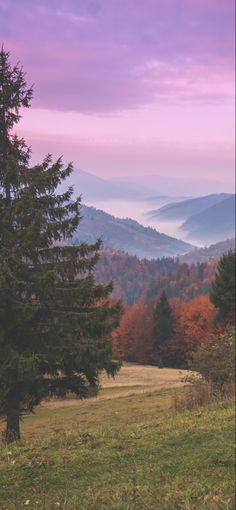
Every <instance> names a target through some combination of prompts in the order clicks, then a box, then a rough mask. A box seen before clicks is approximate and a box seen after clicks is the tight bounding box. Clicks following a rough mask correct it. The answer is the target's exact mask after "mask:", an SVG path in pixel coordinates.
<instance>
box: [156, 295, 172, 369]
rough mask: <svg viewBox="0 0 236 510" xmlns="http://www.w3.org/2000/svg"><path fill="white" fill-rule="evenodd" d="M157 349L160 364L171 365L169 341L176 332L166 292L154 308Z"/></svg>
mask: <svg viewBox="0 0 236 510" xmlns="http://www.w3.org/2000/svg"><path fill="white" fill-rule="evenodd" d="M154 328H155V350H156V354H157V355H158V357H159V360H160V364H162V365H164V366H166V365H171V354H170V352H169V342H170V340H171V337H172V335H173V332H174V319H173V316H172V311H171V307H170V305H169V302H168V299H167V297H166V294H165V292H164V291H163V292H162V294H161V297H160V300H159V301H158V302H157V305H156V307H155V309H154Z"/></svg>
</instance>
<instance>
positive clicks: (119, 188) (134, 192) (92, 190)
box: [67, 169, 150, 202]
mask: <svg viewBox="0 0 236 510" xmlns="http://www.w3.org/2000/svg"><path fill="white" fill-rule="evenodd" d="M68 182H69V184H70V185H73V186H74V191H75V194H76V195H82V198H83V202H93V201H96V200H143V199H145V198H146V197H147V196H148V195H149V193H150V190H149V189H148V188H146V187H144V186H142V185H138V184H135V183H130V184H128V183H123V184H122V183H118V182H115V181H111V180H109V179H102V178H101V177H97V176H96V175H93V174H91V173H89V172H85V171H84V170H80V169H79V170H78V169H74V172H73V173H72V175H71V176H70V178H69V180H67V184H68Z"/></svg>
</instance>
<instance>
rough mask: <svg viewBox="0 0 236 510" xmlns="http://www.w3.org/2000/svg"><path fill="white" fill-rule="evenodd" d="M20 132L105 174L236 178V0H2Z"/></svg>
mask: <svg viewBox="0 0 236 510" xmlns="http://www.w3.org/2000/svg"><path fill="white" fill-rule="evenodd" d="M0 29H1V31H0V34H1V38H2V42H3V43H4V46H5V49H9V50H10V51H11V54H12V61H13V62H15V61H16V60H20V62H21V64H22V65H23V67H24V69H25V71H26V72H27V79H28V82H29V83H30V84H31V83H35V86H34V91H35V92H34V100H33V102H32V108H31V109H30V110H28V111H26V112H24V118H23V120H22V122H21V124H20V126H19V132H20V133H21V134H22V135H24V136H25V138H26V140H27V142H28V143H29V144H31V145H32V149H33V160H34V161H35V162H36V161H38V159H40V158H42V157H43V155H45V153H47V152H53V154H54V156H58V155H61V154H63V155H64V158H65V161H67V160H73V161H74V164H75V166H77V167H80V168H83V169H84V170H87V171H88V172H92V173H94V174H97V175H101V176H108V175H109V176H111V177H112V176H117V175H125V174H128V175H134V176H135V175H145V174H153V173H156V174H162V175H166V174H168V175H175V176H177V175H180V176H188V177H189V176H190V175H192V176H193V177H196V176H200V177H201V178H204V177H208V178H212V179H217V180H222V181H224V182H228V183H230V182H231V183H232V182H233V178H234V108H233V105H234V0H99V1H91V0H81V1H77V0H67V1H65V0H50V1H49V0H48V1H45V0H44V1H43V0H42V1H41V0H39V1H37V2H32V1H30V0H0Z"/></svg>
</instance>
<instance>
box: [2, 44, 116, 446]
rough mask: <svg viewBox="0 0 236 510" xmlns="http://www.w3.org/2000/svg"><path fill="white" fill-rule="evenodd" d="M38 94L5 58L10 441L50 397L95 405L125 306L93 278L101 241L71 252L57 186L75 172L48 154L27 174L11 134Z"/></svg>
mask: <svg viewBox="0 0 236 510" xmlns="http://www.w3.org/2000/svg"><path fill="white" fill-rule="evenodd" d="M31 97H32V88H28V87H27V84H26V80H25V74H24V72H23V70H22V69H21V68H20V67H19V65H16V66H12V65H11V63H10V56H9V53H7V52H5V50H4V49H3V48H2V50H1V52H0V412H1V415H2V416H5V417H6V433H5V438H6V441H7V442H10V441H14V440H16V439H19V438H20V425H19V423H20V417H21V415H22V414H24V413H26V412H30V411H32V410H33V409H34V408H35V406H36V405H37V404H39V402H40V401H41V400H42V399H43V398H45V397H46V396H47V395H53V394H56V395H64V394H65V393H66V392H68V391H71V392H74V393H75V394H76V395H78V396H79V397H86V396H89V395H90V394H91V393H95V392H97V390H98V388H99V382H98V376H99V373H100V372H101V371H102V370H103V369H105V370H106V371H107V373H108V374H114V373H115V372H116V370H117V363H116V362H114V361H113V359H112V347H111V341H110V335H109V334H110V331H111V330H112V328H113V327H114V325H115V324H116V323H117V319H118V316H119V304H115V305H113V306H111V305H110V304H109V296H110V292H111V288H112V287H111V285H107V286H103V285H97V284H96V282H95V278H94V271H93V270H94V265H95V264H96V261H97V258H98V253H99V248H100V242H99V241H98V242H97V243H95V244H93V245H88V244H81V245H79V246H74V245H73V244H72V243H70V244H69V243H68V239H71V238H72V236H73V234H74V232H75V230H76V229H77V227H78V225H79V221H80V199H79V198H78V199H73V189H72V188H71V187H70V188H68V189H67V191H65V192H61V193H59V192H58V191H57V188H58V186H59V185H60V184H61V183H62V182H63V181H64V180H65V179H66V178H67V177H68V176H69V175H70V174H71V172H72V165H71V164H69V165H68V166H66V167H64V166H63V163H62V160H61V159H58V160H57V161H55V162H53V161H52V158H51V156H50V155H48V156H47V157H45V159H44V161H43V162H42V163H41V164H39V165H36V166H34V167H30V150H29V149H28V147H27V146H26V143H25V141H24V139H19V138H18V137H17V136H16V135H14V134H13V133H12V130H13V128H14V126H15V124H17V122H18V121H19V119H20V110H21V109H22V107H26V108H27V107H29V106H30V100H31Z"/></svg>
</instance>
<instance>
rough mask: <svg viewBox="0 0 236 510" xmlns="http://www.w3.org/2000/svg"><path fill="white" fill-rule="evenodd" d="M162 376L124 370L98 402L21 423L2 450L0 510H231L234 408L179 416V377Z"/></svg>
mask: <svg viewBox="0 0 236 510" xmlns="http://www.w3.org/2000/svg"><path fill="white" fill-rule="evenodd" d="M165 370H167V369H155V368H154V367H142V366H135V365H126V366H125V367H123V368H122V370H121V372H120V375H119V376H118V377H117V378H116V379H115V380H112V379H107V378H103V380H102V383H103V389H102V390H101V393H100V396H99V397H98V398H93V399H89V400H84V401H78V400H73V399H72V400H70V399H68V400H64V401H56V400H54V401H47V402H44V403H43V405H42V406H41V407H39V408H38V410H37V411H36V414H34V415H30V416H26V417H24V419H23V422H22V440H21V441H20V442H18V443H15V444H12V445H8V446H6V445H4V444H1V445H0V508H1V510H2V509H7V510H18V509H19V510H20V509H25V508H29V509H39V510H42V509H44V510H55V509H63V510H102V509H109V510H110V509H111V510H145V509H147V510H178V509H179V510H232V509H233V508H234V448H235V444H234V409H233V405H232V403H230V402H223V403H222V402H221V403H220V402H219V403H217V404H211V405H210V406H204V407H202V408H198V409H195V410H193V411H191V412H190V411H184V412H179V413H177V412H176V411H175V410H174V409H173V397H174V394H175V392H178V393H179V392H182V393H184V392H185V388H184V387H181V384H182V383H181V378H182V374H180V373H179V372H178V371H177V370H176V371H175V370H172V371H171V370H169V371H168V370H167V372H166V373H165ZM168 376H169V380H168ZM164 381H165V383H164ZM158 384H159V385H158ZM2 426H3V424H2Z"/></svg>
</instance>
